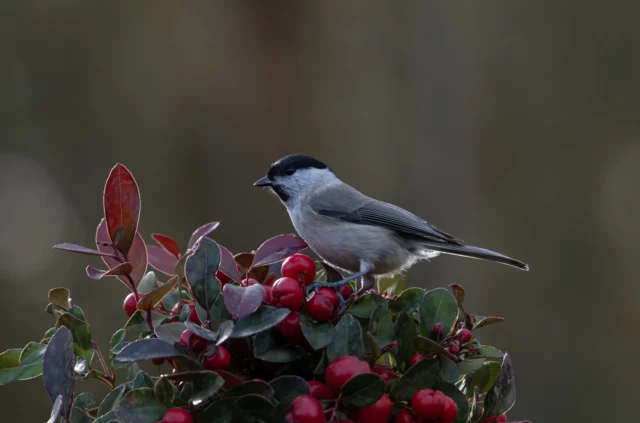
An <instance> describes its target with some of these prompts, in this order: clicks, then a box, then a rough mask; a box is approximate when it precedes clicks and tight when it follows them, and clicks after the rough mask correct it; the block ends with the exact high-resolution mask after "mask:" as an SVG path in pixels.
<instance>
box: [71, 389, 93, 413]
mask: <svg viewBox="0 0 640 423" xmlns="http://www.w3.org/2000/svg"><path fill="white" fill-rule="evenodd" d="M95 402H96V398H95V397H94V396H93V394H92V393H91V392H83V393H81V394H80V395H78V396H77V397H76V398H75V399H74V400H73V406H74V407H78V408H81V409H83V410H86V409H87V408H89V407H91V406H92V405H93V404H95Z"/></svg>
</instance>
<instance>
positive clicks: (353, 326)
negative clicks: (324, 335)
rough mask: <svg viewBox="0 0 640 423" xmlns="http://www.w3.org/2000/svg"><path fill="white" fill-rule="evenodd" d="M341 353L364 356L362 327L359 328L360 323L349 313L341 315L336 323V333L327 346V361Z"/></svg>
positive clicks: (341, 354)
mask: <svg viewBox="0 0 640 423" xmlns="http://www.w3.org/2000/svg"><path fill="white" fill-rule="evenodd" d="M343 355H353V356H356V357H358V358H360V359H362V358H364V344H363V341H362V329H361V328H360V323H358V321H357V320H356V319H355V318H354V317H353V316H351V315H350V314H345V315H344V316H342V318H341V319H340V321H339V322H338V324H337V325H336V334H335V337H334V338H333V342H331V344H329V345H328V346H327V358H328V359H329V362H332V361H333V360H335V359H336V358H338V357H340V356H343Z"/></svg>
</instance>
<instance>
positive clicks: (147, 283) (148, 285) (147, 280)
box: [138, 270, 159, 294]
mask: <svg viewBox="0 0 640 423" xmlns="http://www.w3.org/2000/svg"><path fill="white" fill-rule="evenodd" d="M158 286H159V284H158V278H157V277H156V274H155V272H154V271H153V270H152V271H150V272H147V274H146V275H144V276H143V277H142V280H141V281H140V283H139V284H138V292H139V293H140V294H148V293H149V292H151V291H153V290H154V289H156V288H157V287H158Z"/></svg>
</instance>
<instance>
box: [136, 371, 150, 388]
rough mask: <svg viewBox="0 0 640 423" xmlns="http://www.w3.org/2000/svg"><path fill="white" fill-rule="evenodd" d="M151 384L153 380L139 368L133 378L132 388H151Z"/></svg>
mask: <svg viewBox="0 0 640 423" xmlns="http://www.w3.org/2000/svg"><path fill="white" fill-rule="evenodd" d="M153 385H154V381H153V380H152V379H151V376H149V375H148V374H146V373H145V372H143V371H142V370H140V371H139V372H138V374H137V375H136V377H135V378H134V379H133V383H132V389H138V388H153Z"/></svg>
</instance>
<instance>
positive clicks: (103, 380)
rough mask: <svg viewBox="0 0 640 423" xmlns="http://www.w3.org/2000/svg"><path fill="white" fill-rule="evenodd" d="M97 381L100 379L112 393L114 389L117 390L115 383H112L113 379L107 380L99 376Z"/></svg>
mask: <svg viewBox="0 0 640 423" xmlns="http://www.w3.org/2000/svg"><path fill="white" fill-rule="evenodd" d="M97 379H98V380H99V381H100V382H102V383H104V384H105V385H107V386H108V387H109V389H110V390H112V391H113V390H114V389H116V383H115V382H114V381H112V380H111V379H109V378H106V377H104V376H98V377H97Z"/></svg>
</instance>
